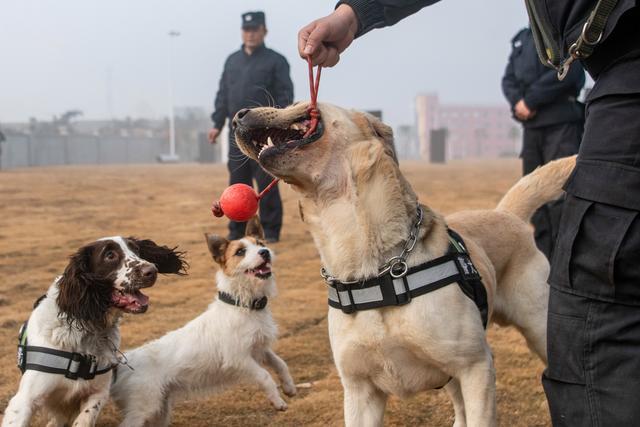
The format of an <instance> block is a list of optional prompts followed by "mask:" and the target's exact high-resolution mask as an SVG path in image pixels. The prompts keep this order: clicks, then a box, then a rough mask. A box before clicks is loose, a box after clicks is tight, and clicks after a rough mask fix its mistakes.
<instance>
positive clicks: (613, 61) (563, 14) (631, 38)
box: [338, 0, 640, 209]
mask: <svg viewBox="0 0 640 427" xmlns="http://www.w3.org/2000/svg"><path fill="white" fill-rule="evenodd" d="M437 1H438V0H342V1H340V2H338V5H340V4H342V3H344V4H348V5H349V6H351V7H352V8H353V10H354V12H355V13H356V16H357V17H358V21H359V22H358V31H357V33H356V36H357V37H359V36H361V35H363V34H365V33H367V32H368V31H371V30H372V29H374V28H381V27H386V26H388V25H393V24H395V23H396V22H398V21H400V20H401V19H403V18H404V17H406V16H409V15H411V14H413V13H415V12H417V11H418V10H420V9H422V8H423V7H425V6H429V5H431V4H434V3H436V2H437ZM537 1H538V3H539V4H538V5H537V6H539V7H537V9H538V10H539V11H541V13H543V14H545V16H544V17H543V18H544V19H546V20H547V21H548V22H550V24H551V26H552V27H553V29H554V30H555V31H554V34H555V35H556V38H557V40H556V43H557V44H558V45H559V46H562V48H563V49H564V53H565V55H566V53H567V51H568V48H569V46H570V45H571V44H573V42H574V41H575V40H576V39H577V38H578V36H579V34H580V32H581V31H582V27H583V24H584V21H585V19H586V17H587V15H588V14H589V13H590V12H591V10H592V9H593V8H594V7H595V5H596V3H597V0H537ZM637 1H639V0H619V1H618V3H617V5H616V7H615V8H614V9H613V11H612V13H611V15H610V16H609V19H608V21H607V25H606V27H605V31H604V34H603V36H602V40H601V43H600V44H599V45H598V46H597V47H596V49H595V51H594V52H593V54H592V55H591V56H590V57H589V58H587V59H586V60H584V61H581V62H582V64H583V66H584V68H585V69H586V70H587V71H588V72H589V74H590V75H591V76H592V77H593V78H594V80H595V81H596V83H595V85H594V87H593V89H592V90H591V92H590V93H589V96H588V98H587V104H588V109H589V108H590V106H591V105H594V106H596V102H595V101H596V100H598V99H601V98H604V97H607V98H608V99H611V96H614V95H615V96H633V95H638V94H640V7H638V6H637V5H636V2H637ZM497 12H499V11H497ZM600 104H601V103H600ZM625 108H626V107H625ZM608 111H610V112H612V111H611V110H610V109H609V110H608ZM627 111H629V109H628V108H626V110H621V111H620V112H618V113H616V114H617V116H616V117H612V116H611V114H605V113H603V117H604V118H607V117H609V119H610V120H608V121H606V120H605V122H604V123H603V122H602V121H601V120H600V119H599V123H598V124H597V125H595V121H593V120H591V121H590V122H591V123H593V124H594V127H596V126H597V127H598V131H600V132H602V134H598V139H600V140H601V141H600V142H594V143H593V144H585V142H586V141H585V140H583V143H582V146H581V148H580V158H579V161H578V165H577V167H576V169H575V170H574V173H573V175H572V177H571V178H570V180H569V183H568V184H567V186H566V187H565V189H566V190H567V191H568V192H569V193H571V194H574V195H576V196H578V197H583V198H585V199H589V200H595V201H598V202H601V203H608V204H612V205H616V206H623V207H626V208H628V209H640V197H636V194H637V193H635V192H634V193H630V192H629V191H627V189H629V188H633V189H640V156H638V153H639V152H640V124H639V122H638V119H637V118H635V117H634V118H633V119H632V118H631V117H630V116H629V114H630V113H627ZM588 114H590V111H588ZM624 114H626V115H627V116H629V117H627V118H625V117H624ZM589 125H590V123H589V120H588V121H587V127H586V128H585V137H586V136H588V135H590V134H592V135H595V134H596V132H595V131H594V130H593V129H590V128H589ZM616 141H624V142H623V143H616ZM590 147H593V150H591V149H590Z"/></svg>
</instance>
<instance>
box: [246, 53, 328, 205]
mask: <svg viewBox="0 0 640 427" xmlns="http://www.w3.org/2000/svg"><path fill="white" fill-rule="evenodd" d="M307 64H309V92H310V94H311V102H310V103H309V109H308V111H309V116H311V123H310V124H309V129H308V130H307V132H306V133H305V134H304V137H305V138H308V137H309V136H310V135H312V134H313V133H314V132H315V131H316V128H317V127H318V121H319V120H320V110H318V89H320V72H321V71H322V67H320V66H319V65H318V74H316V76H315V81H314V77H313V62H311V56H307ZM277 183H278V178H275V179H274V180H273V181H271V184H269V185H268V186H267V188H265V189H264V190H262V192H261V193H260V195H259V196H258V200H260V199H262V196H264V195H265V194H266V193H267V191H269V190H271V188H272V187H273V186H274V185H276V184H277Z"/></svg>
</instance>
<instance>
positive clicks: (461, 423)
mask: <svg viewBox="0 0 640 427" xmlns="http://www.w3.org/2000/svg"><path fill="white" fill-rule="evenodd" d="M444 389H445V390H446V391H447V393H448V394H449V397H450V398H451V402H453V411H454V413H455V418H454V421H453V427H466V425H467V416H466V414H465V413H464V399H463V398H462V390H461V389H460V381H458V380H457V379H456V378H451V380H450V381H449V382H448V383H447V385H445V386H444Z"/></svg>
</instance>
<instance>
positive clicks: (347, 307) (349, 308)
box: [334, 282, 356, 314]
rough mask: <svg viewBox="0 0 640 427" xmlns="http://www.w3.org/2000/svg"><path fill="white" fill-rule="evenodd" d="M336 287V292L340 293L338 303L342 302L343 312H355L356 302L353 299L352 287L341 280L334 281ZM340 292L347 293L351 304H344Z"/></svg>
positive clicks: (341, 308)
mask: <svg viewBox="0 0 640 427" xmlns="http://www.w3.org/2000/svg"><path fill="white" fill-rule="evenodd" d="M334 289H335V290H336V294H337V295H338V304H340V310H342V312H343V313H345V314H351V313H354V312H355V311H356V302H355V301H354V300H353V295H352V294H351V289H350V288H349V287H347V286H345V285H344V284H342V283H340V282H334ZM340 292H346V293H347V298H348V299H349V304H344V303H343V302H342V297H341V296H340Z"/></svg>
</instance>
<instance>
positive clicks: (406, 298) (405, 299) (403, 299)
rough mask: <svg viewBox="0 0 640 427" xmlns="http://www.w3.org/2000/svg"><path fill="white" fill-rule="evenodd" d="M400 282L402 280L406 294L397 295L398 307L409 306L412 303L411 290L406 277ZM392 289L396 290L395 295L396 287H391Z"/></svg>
mask: <svg viewBox="0 0 640 427" xmlns="http://www.w3.org/2000/svg"><path fill="white" fill-rule="evenodd" d="M400 280H402V286H403V288H404V294H395V295H396V305H406V304H409V303H410V302H411V290H410V289H409V283H408V282H407V279H406V277H401V278H400ZM391 288H392V289H394V293H395V287H394V286H393V283H392V286H391Z"/></svg>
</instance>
